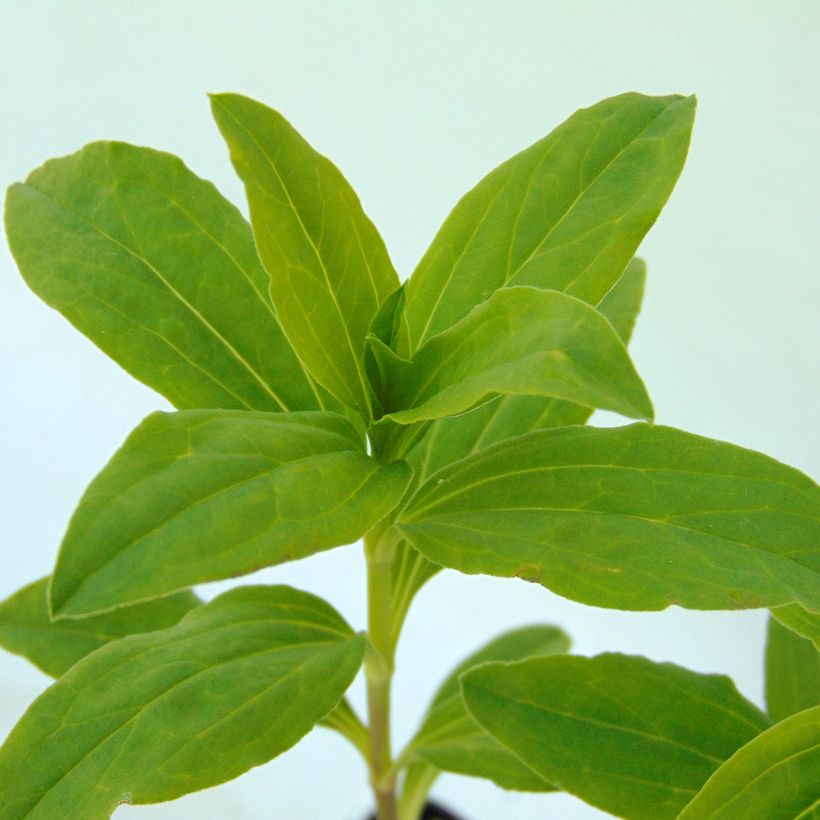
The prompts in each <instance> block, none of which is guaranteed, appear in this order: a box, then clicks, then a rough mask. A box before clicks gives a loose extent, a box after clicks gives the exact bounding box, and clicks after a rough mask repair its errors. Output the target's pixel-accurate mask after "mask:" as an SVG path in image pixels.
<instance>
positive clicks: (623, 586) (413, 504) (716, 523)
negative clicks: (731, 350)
mask: <svg viewBox="0 0 820 820" xmlns="http://www.w3.org/2000/svg"><path fill="white" fill-rule="evenodd" d="M396 526H397V527H398V529H399V531H400V532H401V533H402V534H403V535H404V536H405V537H406V538H407V539H408V540H409V541H410V542H411V543H412V544H413V545H414V546H415V547H416V548H417V549H418V550H420V551H421V552H422V553H424V555H426V556H427V557H428V558H429V559H430V560H431V561H434V562H436V563H439V564H441V565H443V566H447V567H452V568H453V569H458V570H460V571H462V572H467V573H485V574H489V575H499V576H502V577H511V576H518V577H521V578H524V579H525V580H530V581H534V582H537V583H540V584H542V585H544V586H546V587H548V588H549V589H551V590H553V591H554V592H557V593H558V594H560V595H563V596H565V597H567V598H571V599H572V600H575V601H581V602H582V603H587V604H592V605H595V606H604V607H612V608H615V609H663V608H664V607H666V606H669V605H670V604H677V605H679V606H683V607H688V608H691V609H744V608H753V607H764V606H777V605H779V604H785V603H790V602H795V601H797V602H802V603H803V604H804V605H807V606H811V605H814V606H816V604H817V601H818V600H820V547H819V546H818V542H819V541H820V538H819V537H818V536H819V535H820V488H818V487H817V485H816V484H815V483H814V482H813V481H812V480H811V479H810V478H808V477H807V476H805V475H803V474H802V473H800V472H799V471H797V470H795V469H793V468H791V467H787V466H786V465H784V464H780V463H779V462H777V461H775V460H774V459H772V458H768V457H767V456H764V455H761V454H760V453H755V452H752V451H750V450H744V449H742V448H740V447H735V446H733V445H730V444H726V443H723V442H719V441H715V440H712V439H706V438H701V437H699V436H694V435H691V434H689V433H684V432H681V431H680V430H674V429H672V428H669V427H659V426H658V427H653V426H649V425H645V424H634V425H630V426H627V427H620V428H610V429H595V428H591V427H563V428H557V429H554V430H540V431H536V432H533V433H529V434H528V435H525V436H520V437H519V438H516V439H510V440H508V441H506V442H501V443H500V444H497V445H495V446H493V447H489V448H487V449H485V450H483V451H481V452H479V453H476V454H475V455H472V456H469V457H467V458H465V459H462V460H461V461H458V462H456V463H455V464H453V465H451V466H450V467H447V468H445V469H443V470H440V471H439V472H438V473H436V474H435V475H434V476H432V477H431V478H429V479H428V480H427V481H426V482H425V484H423V485H422V486H421V487H420V488H419V490H418V491H417V492H416V494H415V495H414V496H413V497H412V498H411V500H410V501H409V503H408V504H407V506H406V508H405V509H404V510H403V511H402V513H401V514H400V515H399V517H398V519H397V522H396Z"/></svg>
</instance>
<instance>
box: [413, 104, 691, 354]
mask: <svg viewBox="0 0 820 820" xmlns="http://www.w3.org/2000/svg"><path fill="white" fill-rule="evenodd" d="M694 113H695V98H694V97H687V98H682V97H678V96H670V97H645V96H642V95H640V94H621V95H620V96H617V97H611V98H610V99H606V100H603V101H602V102H599V103H597V104H596V105H593V106H592V107H591V108H585V109H581V110H580V111H578V112H576V113H575V114H573V116H572V117H570V118H569V119H568V120H567V121H566V122H565V123H563V125H560V126H559V127H558V128H556V129H555V130H554V131H553V132H552V133H551V134H549V135H548V136H546V137H545V138H544V139H542V140H540V141H539V142H537V143H535V144H534V145H533V146H531V147H530V148H528V149H526V150H525V151H522V152H521V153H520V154H517V155H516V156H514V157H512V158H511V159H509V160H507V162H505V163H504V164H502V165H500V166H499V167H498V168H496V169H495V170H494V171H493V172H492V173H490V174H489V175H488V176H486V177H485V178H484V179H483V180H482V181H481V182H479V184H478V185H477V186H476V187H475V188H474V189H473V190H472V191H470V192H469V193H468V194H466V196H464V197H463V198H462V200H461V201H460V202H459V203H458V205H456V207H455V209H454V210H453V212H452V213H451V214H450V216H449V217H448V218H447V220H446V221H445V223H444V225H443V226H442V227H441V229H440V230H439V232H438V234H437V235H436V238H435V239H434V240H433V243H432V245H431V246H430V248H429V250H428V251H427V253H425V255H424V256H423V257H422V259H421V261H420V262H419V264H418V267H417V268H416V270H415V271H414V273H413V275H412V277H411V278H410V280H409V282H408V283H407V303H406V307H405V313H404V322H403V324H402V344H401V345H400V346H399V347H398V352H399V353H400V354H401V355H403V356H408V357H409V355H411V354H413V353H414V352H415V351H416V350H417V349H418V348H419V347H420V346H421V345H422V344H424V343H425V342H426V341H427V340H428V339H430V338H431V337H432V336H435V335H436V334H438V333H441V332H442V331H443V330H446V329H447V328H448V327H450V326H451V325H453V324H455V323H456V322H458V321H459V320H460V319H462V318H463V317H464V316H466V315H467V313H469V311H470V310H471V309H472V308H473V307H474V306H475V305H477V304H479V303H481V302H483V301H484V300H485V299H487V297H489V295H490V294H491V293H493V291H495V290H497V289H498V288H500V287H504V286H507V285H534V286H536V287H540V288H550V289H553V290H560V291H565V292H567V293H569V294H570V295H572V296H576V297H578V298H579V299H583V300H584V301H585V302H589V303H590V304H592V305H595V304H597V303H598V302H599V301H600V300H601V299H602V298H603V297H604V296H605V295H606V293H607V291H609V289H610V288H611V287H612V286H613V285H614V284H615V282H616V281H617V279H618V277H619V276H620V275H621V273H622V271H623V270H624V268H625V267H626V264H627V262H628V261H629V259H630V258H631V256H632V255H633V254H634V252H635V250H636V249H637V247H638V245H639V244H640V242H641V240H642V239H643V236H644V234H645V233H646V232H647V231H648V230H649V228H650V227H651V226H652V224H653V223H654V221H655V219H656V218H657V216H658V214H659V213H660V210H661V208H662V207H663V205H664V203H665V202H666V200H667V199H668V197H669V194H670V193H671V192H672V188H673V187H674V185H675V182H676V180H677V178H678V175H679V174H680V171H681V168H682V167H683V163H684V160H685V159H686V152H687V150H688V146H689V136H690V132H691V129H692V121H693V118H694Z"/></svg>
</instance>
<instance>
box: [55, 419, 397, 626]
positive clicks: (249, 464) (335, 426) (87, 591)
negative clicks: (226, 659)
mask: <svg viewBox="0 0 820 820" xmlns="http://www.w3.org/2000/svg"><path fill="white" fill-rule="evenodd" d="M362 447H363V443H362V441H361V437H360V434H359V433H358V432H357V431H356V430H355V428H354V427H353V425H352V424H351V423H350V422H349V421H348V420H347V419H346V418H344V417H343V416H340V415H337V414H335V413H321V412H305V413H251V412H243V411H232V410H188V411H182V412H179V413H170V414H169V413H155V414H153V415H151V416H149V417H148V418H147V419H145V421H143V423H142V424H141V425H140V426H139V427H137V428H136V430H134V432H133V433H131V435H130V436H129V437H128V439H127V440H126V442H125V444H124V445H123V446H122V447H121V448H120V450H119V451H118V452H117V453H116V454H115V455H114V457H113V458H112V460H111V461H110V462H109V464H108V465H107V466H106V467H105V468H104V469H103V470H102V472H101V473H100V474H99V475H98V476H97V477H96V478H95V479H94V481H93V482H92V483H91V485H90V486H89V488H88V489H87V490H86V493H85V495H84V496H83V498H82V499H81V501H80V504H79V507H78V508H77V511H76V512H75V514H74V516H73V517H72V519H71V523H70V524H69V527H68V532H67V533H66V537H65V540H64V541H63V545H62V548H61V550H60V555H59V558H58V560H57V567H56V569H55V571H54V579H53V582H52V586H51V605H52V609H53V611H54V612H55V613H56V614H58V615H66V616H78V615H87V614H90V613H93V612H98V611H102V610H106V609H110V608H112V607H116V606H120V605H122V604H126V603H130V602H136V601H141V600H145V599H148V598H152V597H156V596H159V595H165V594H168V593H170V592H174V591H176V590H178V589H181V588H185V587H188V586H191V585H193V584H197V583H202V582H204V581H214V580H218V579H221V578H230V577H234V576H236V575H242V574H245V573H249V572H253V571H254V570H257V569H260V568H262V567H266V566H273V565H274V564H280V563H282V562H284V561H292V560H294V559H297V558H303V557H305V556H307V555H311V554H313V553H315V552H319V551H320V550H324V549H328V548H330V547H334V546H339V545H342V544H349V543H352V542H354V541H356V540H357V539H358V538H360V537H361V536H362V535H364V533H365V532H367V531H368V530H369V529H370V528H371V527H372V526H373V525H374V524H376V523H377V522H378V521H379V520H380V519H381V518H382V517H383V516H384V515H386V514H387V513H388V512H389V511H390V510H391V509H392V508H393V507H394V506H395V505H396V504H397V503H398V502H399V500H400V499H401V497H402V495H403V493H404V491H405V489H406V487H407V484H408V482H409V479H410V468H409V467H408V466H407V464H405V463H404V462H396V463H394V464H389V465H386V466H382V465H379V464H378V463H377V462H375V461H374V460H373V459H371V458H370V457H369V456H367V455H365V454H364V452H362Z"/></svg>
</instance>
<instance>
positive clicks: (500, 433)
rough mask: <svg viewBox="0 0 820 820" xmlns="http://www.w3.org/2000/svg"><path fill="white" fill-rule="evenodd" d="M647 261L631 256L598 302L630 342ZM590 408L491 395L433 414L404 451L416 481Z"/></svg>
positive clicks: (583, 416) (582, 416)
mask: <svg viewBox="0 0 820 820" xmlns="http://www.w3.org/2000/svg"><path fill="white" fill-rule="evenodd" d="M645 282H646V263H645V262H644V261H643V260H642V259H633V260H632V261H631V262H630V263H629V265H628V266H627V268H626V270H625V271H624V273H623V275H622V276H621V278H620V279H619V280H618V281H617V283H616V284H615V286H614V287H613V288H612V290H611V291H610V292H609V293H608V294H607V295H606V297H605V298H604V300H603V301H602V302H601V304H600V305H598V310H599V311H600V312H601V313H603V314H604V316H606V318H607V319H609V321H610V323H611V324H612V326H613V327H614V328H615V332H616V333H617V334H618V336H619V337H620V338H621V340H622V341H623V343H624V344H625V345H626V344H628V343H629V340H630V337H631V335H632V330H633V328H634V326H635V320H636V319H637V316H638V312H639V311H640V308H641V301H642V299H643V291H644V284H645ZM590 415H592V408H590V407H584V406H582V405H580V404H573V403H572V402H567V401H561V400H560V399H551V398H545V397H543V396H513V395H505V396H496V398H494V399H492V400H491V401H488V402H485V403H484V404H482V405H480V406H479V407H476V408H475V409H473V410H471V411H470V412H469V413H462V414H461V415H460V416H452V417H450V418H443V419H438V420H436V421H434V422H432V424H431V425H430V428H429V430H428V432H427V433H426V435H425V436H424V438H423V439H422V440H421V441H420V442H419V443H418V445H417V446H415V447H414V448H413V449H412V450H411V451H410V453H409V454H408V455H407V460H408V461H409V462H410V463H411V464H412V465H413V467H414V468H415V470H416V478H415V480H416V482H417V483H421V482H422V481H423V480H424V479H425V478H426V477H427V476H429V475H432V474H433V473H434V472H436V471H437V470H440V469H441V468H442V467H446V466H447V465H448V464H451V463H452V462H454V461H458V459H460V458H464V457H465V456H468V455H470V454H472V453H475V452H478V451H479V450H483V449H484V448H485V447H489V446H490V445H491V444H496V443H498V442H499V441H504V439H507V438H512V437H513V436H520V435H523V434H524V433H529V432H532V431H533V430H538V429H543V428H547V427H563V426H566V425H569V424H584V423H585V422H586V421H587V419H589V417H590Z"/></svg>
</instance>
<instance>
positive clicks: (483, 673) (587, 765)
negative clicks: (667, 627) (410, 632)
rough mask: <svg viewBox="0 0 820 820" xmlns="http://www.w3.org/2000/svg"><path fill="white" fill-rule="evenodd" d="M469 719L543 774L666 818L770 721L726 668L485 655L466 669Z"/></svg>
mask: <svg viewBox="0 0 820 820" xmlns="http://www.w3.org/2000/svg"><path fill="white" fill-rule="evenodd" d="M462 685H463V692H464V699H465V702H466V704H467V708H468V709H469V711H470V712H471V714H472V715H473V716H474V717H475V718H476V720H477V721H478V722H479V723H480V724H481V725H482V726H483V727H484V728H485V729H486V730H487V731H488V732H490V734H492V735H493V736H494V737H495V738H496V739H497V740H498V741H499V742H500V743H502V744H503V745H505V746H506V747H507V748H509V749H510V750H511V751H512V752H513V753H514V754H516V755H517V756H518V757H519V758H521V760H522V761H523V762H524V763H526V764H527V765H528V766H530V767H531V768H532V769H533V770H535V771H536V772H537V773H538V774H540V775H541V776H542V777H543V778H544V779H545V780H547V781H548V782H551V783H554V784H555V785H556V787H559V788H562V789H564V790H565V791H568V792H570V793H572V794H574V795H576V796H577V797H580V798H581V799H582V800H585V801H586V802H588V803H591V804H592V805H594V806H598V807H599V808H602V809H604V810H605V811H609V812H611V813H613V814H615V815H617V816H618V817H627V818H635V820H643V818H645V820H665V818H673V817H677V815H678V812H679V811H680V810H681V809H682V808H683V807H684V806H685V805H686V804H687V803H688V802H689V801H690V800H691V799H692V797H693V796H694V795H695V794H696V793H697V792H698V790H699V789H700V788H701V786H703V784H704V783H705V782H706V780H707V779H708V778H709V777H710V776H711V774H712V773H713V772H714V771H715V770H716V769H717V768H718V766H720V765H721V763H723V761H725V760H726V759H727V758H729V757H730V756H731V755H732V754H733V753H734V752H735V751H736V750H737V749H738V748H740V747H741V746H742V745H743V744H744V743H747V742H748V741H749V740H751V739H752V738H754V737H756V736H757V735H758V734H759V733H760V732H762V731H763V730H764V729H766V728H768V726H769V725H770V723H769V721H768V719H767V718H766V716H765V715H764V714H763V713H762V712H760V710H759V709H757V708H756V707H755V706H753V705H752V704H751V703H749V702H748V701H747V700H745V699H744V698H743V697H742V696H741V695H740V694H739V693H738V691H737V690H736V689H735V686H734V684H733V683H732V681H731V680H730V679H729V678H727V677H725V676H723V675H701V674H697V673H695V672H690V671H689V670H687V669H683V668H681V667H679V666H675V665H673V664H669V663H654V662H653V661H650V660H647V659H646V658H640V657H631V656H627V655H615V654H607V655H599V656H598V657H596V658H580V657H568V656H564V657H541V658H531V659H529V660H524V661H521V662H519V663H513V664H503V663H492V664H486V665H485V666H482V667H479V668H477V669H475V670H473V671H471V672H467V673H466V674H465V675H464V676H463V677H462Z"/></svg>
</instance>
